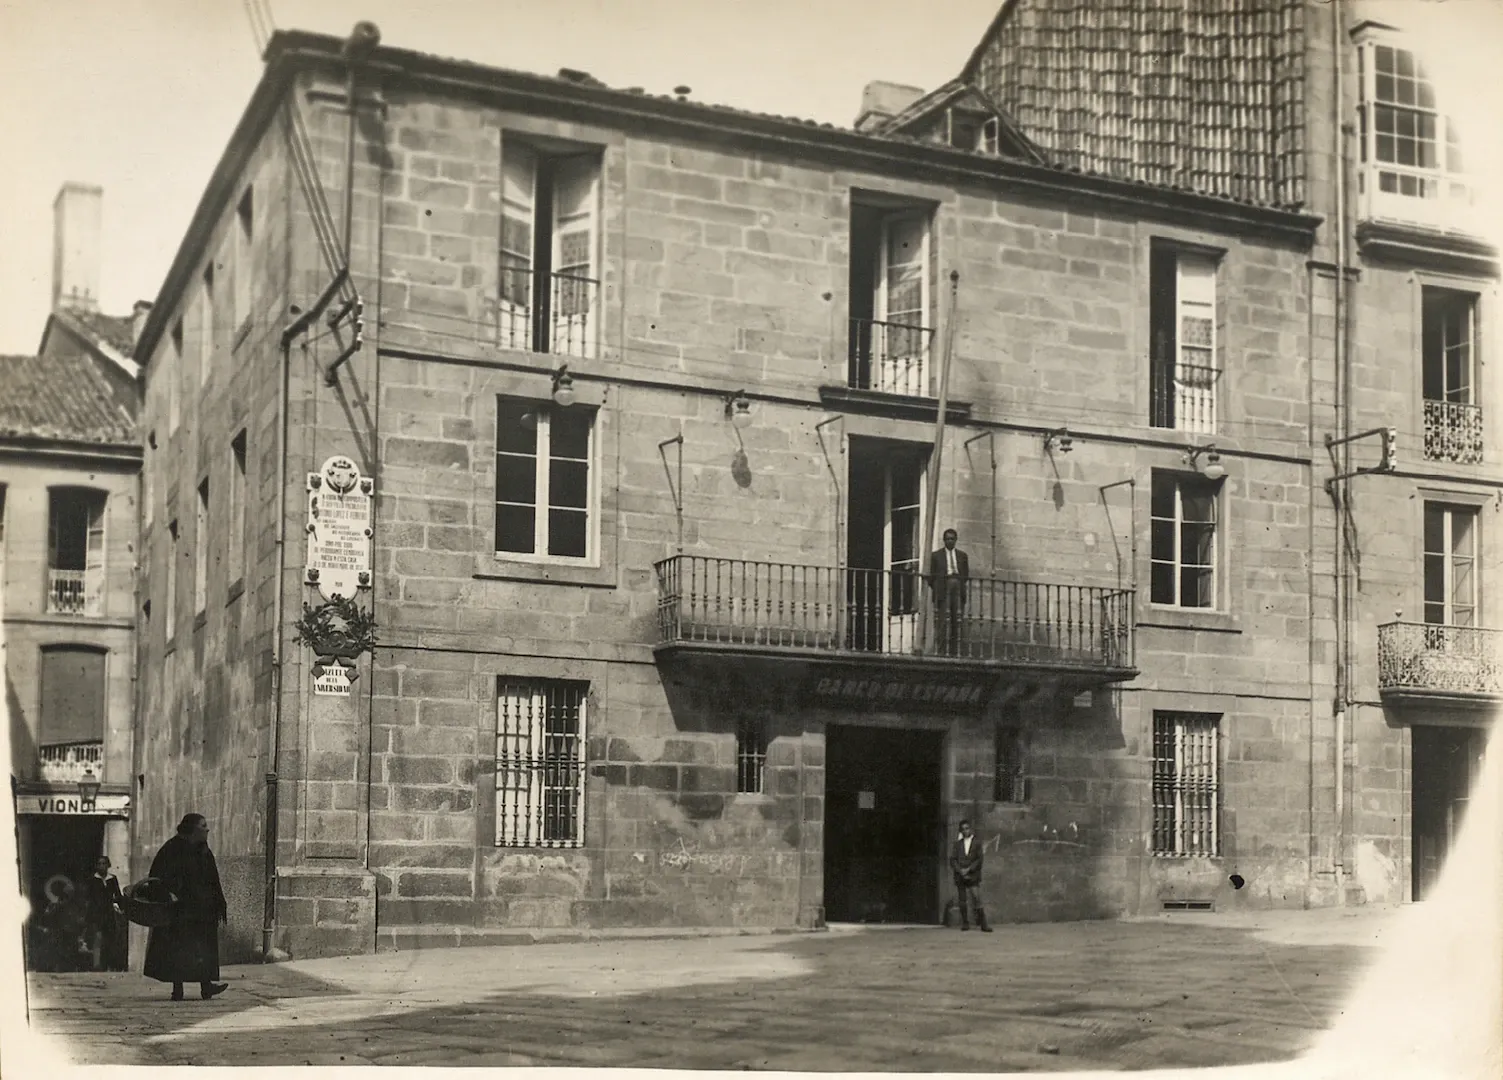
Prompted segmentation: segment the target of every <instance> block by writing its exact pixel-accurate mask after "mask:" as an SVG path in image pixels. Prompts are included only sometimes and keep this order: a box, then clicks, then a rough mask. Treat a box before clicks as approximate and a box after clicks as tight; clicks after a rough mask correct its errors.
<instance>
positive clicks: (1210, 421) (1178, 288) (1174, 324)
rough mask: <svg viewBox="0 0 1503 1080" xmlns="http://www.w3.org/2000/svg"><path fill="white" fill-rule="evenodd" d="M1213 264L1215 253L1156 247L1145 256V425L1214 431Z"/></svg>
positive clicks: (1214, 299)
mask: <svg viewBox="0 0 1503 1080" xmlns="http://www.w3.org/2000/svg"><path fill="white" fill-rule="evenodd" d="M1216 265H1217V260H1216V258H1215V257H1214V256H1211V255H1203V254H1196V253H1192V252H1187V251H1180V250H1176V249H1174V248H1170V247H1167V246H1158V245H1156V246H1155V247H1154V248H1153V251H1152V254H1151V255H1150V258H1149V311H1148V325H1149V334H1150V340H1149V355H1150V360H1149V366H1150V371H1151V378H1152V386H1151V393H1150V395H1149V410H1150V417H1149V423H1150V425H1151V426H1153V427H1156V428H1173V429H1175V430H1177V431H1190V432H1197V433H1200V434H1211V433H1212V432H1214V431H1215V430H1216V383H1217V381H1218V379H1219V378H1220V375H1221V372H1220V370H1219V365H1218V364H1217V360H1216Z"/></svg>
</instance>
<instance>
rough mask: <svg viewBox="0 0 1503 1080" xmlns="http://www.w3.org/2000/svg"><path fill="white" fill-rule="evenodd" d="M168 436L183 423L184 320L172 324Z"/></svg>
mask: <svg viewBox="0 0 1503 1080" xmlns="http://www.w3.org/2000/svg"><path fill="white" fill-rule="evenodd" d="M167 360H168V365H167V371H166V377H167V434H168V436H169V437H170V436H171V435H173V434H174V433H176V431H177V426H178V424H179V423H180V422H181V421H182V387H183V320H182V319H179V320H178V321H177V322H175V323H173V324H172V348H171V349H170V350H169V351H168V353H167Z"/></svg>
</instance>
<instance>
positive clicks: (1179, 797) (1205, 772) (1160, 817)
mask: <svg viewBox="0 0 1503 1080" xmlns="http://www.w3.org/2000/svg"><path fill="white" fill-rule="evenodd" d="M1221 742H1222V739H1221V716H1220V715H1219V714H1217V713H1189V712H1178V711H1173V710H1154V713H1153V731H1152V739H1151V745H1152V754H1153V756H1152V769H1151V775H1152V780H1151V786H1152V795H1151V801H1150V805H1151V808H1152V814H1153V821H1152V824H1151V826H1150V830H1149V842H1148V847H1149V851H1150V852H1151V853H1152V854H1153V855H1154V856H1155V857H1157V858H1196V857H1199V858H1216V857H1218V856H1220V855H1221ZM1163 765H1167V766H1168V768H1167V769H1164V770H1161V766H1163Z"/></svg>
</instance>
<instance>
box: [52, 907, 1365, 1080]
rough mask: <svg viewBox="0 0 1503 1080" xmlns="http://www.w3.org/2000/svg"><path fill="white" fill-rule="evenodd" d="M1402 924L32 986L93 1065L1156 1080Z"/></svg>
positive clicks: (821, 937)
mask: <svg viewBox="0 0 1503 1080" xmlns="http://www.w3.org/2000/svg"><path fill="white" fill-rule="evenodd" d="M1393 915H1394V912H1393V909H1347V910H1341V911H1334V912H1330V911H1326V912H1285V913H1269V914H1265V915H1260V916H1247V917H1241V918H1238V917H1230V916H1219V915H1202V914H1199V913H1186V914H1182V915H1174V916H1164V917H1155V918H1150V919H1141V920H1133V921H1126V922H1086V923H1053V924H1031V925H1021V926H1002V927H998V928H997V932H996V933H993V934H980V933H977V932H975V931H972V932H971V933H967V934H962V933H960V932H959V931H956V930H945V929H940V928H927V927H923V928H918V927H916V928H839V927H837V928H835V929H834V930H832V931H831V932H829V933H822V934H789V935H760V936H736V937H725V936H721V937H701V938H689V939H677V940H665V939H662V938H649V937H627V938H612V939H603V940H578V941H570V942H562V943H547V944H537V945H531V946H490V947H482V948H467V949H442V950H432V951H426V952H411V953H387V954H380V955H376V956H364V957H353V958H343V959H332V960H307V961H294V962H290V963H285V964H278V965H270V966H259V965H258V966H237V967H229V968H226V969H225V976H226V978H227V979H228V980H229V982H230V987H231V988H230V990H229V991H228V992H227V993H225V994H224V995H223V996H222V997H220V998H217V999H215V1000H213V1001H207V1002H206V1001H200V1000H198V999H197V997H196V995H190V998H189V1000H187V1001H184V1002H178V1003H173V1002H169V1001H167V1000H166V997H167V990H168V988H167V987H166V986H164V985H162V984H160V983H154V982H148V981H147V980H145V979H143V978H141V977H140V976H138V975H134V974H104V975H95V974H33V975H31V976H30V977H29V990H30V999H29V1000H30V1023H31V1028H32V1031H33V1032H34V1033H36V1034H37V1035H39V1036H40V1037H41V1039H40V1040H39V1041H40V1042H42V1043H44V1044H45V1045H47V1046H50V1047H52V1048H54V1049H55V1050H56V1052H58V1053H60V1054H62V1055H64V1057H65V1059H66V1060H68V1061H71V1062H73V1063H78V1064H86V1063H88V1064H96V1063H97V1064H104V1063H110V1064H121V1065H125V1064H142V1065H150V1064H181V1065H186V1064H194V1065H216V1064H234V1065H304V1064H317V1065H339V1064H349V1065H358V1064H382V1065H388V1064H389V1065H439V1064H442V1065H469V1066H474V1065H570V1066H621V1067H645V1068H651V1067H659V1068H667V1067H679V1068H695V1069H731V1068H758V1069H779V1070H840V1071H880V1070H902V1071H987V1072H1007V1071H1041V1070H1067V1069H1139V1068H1168V1067H1176V1066H1180V1067H1188V1066H1198V1065H1219V1064H1241V1063H1247V1064H1252V1063H1257V1062H1271V1061H1279V1060H1287V1059H1290V1058H1292V1057H1294V1056H1296V1055H1298V1054H1299V1053H1300V1052H1301V1051H1302V1050H1304V1049H1306V1048H1307V1047H1308V1046H1309V1045H1310V1044H1311V1043H1312V1042H1313V1040H1314V1038H1315V1037H1316V1036H1318V1035H1319V1033H1320V1032H1322V1031H1323V1030H1324V1029H1326V1028H1327V1027H1328V1026H1329V1025H1330V1024H1331V1022H1332V1020H1333V1019H1334V1017H1335V1016H1336V1014H1337V1012H1338V1010H1339V1009H1340V1007H1341V1004H1342V1000H1343V997H1344V996H1345V995H1346V994H1347V992H1348V991H1349V989H1350V988H1351V986H1352V984H1353V982H1354V980H1355V979H1356V977H1357V976H1359V975H1360V974H1361V972H1362V970H1363V969H1364V968H1365V967H1366V965H1367V963H1368V962H1369V960H1370V959H1371V958H1372V957H1373V955H1374V951H1375V946H1379V945H1381V944H1382V943H1383V939H1384V934H1385V932H1386V928H1387V927H1389V926H1390V925H1391V923H1392V919H1393Z"/></svg>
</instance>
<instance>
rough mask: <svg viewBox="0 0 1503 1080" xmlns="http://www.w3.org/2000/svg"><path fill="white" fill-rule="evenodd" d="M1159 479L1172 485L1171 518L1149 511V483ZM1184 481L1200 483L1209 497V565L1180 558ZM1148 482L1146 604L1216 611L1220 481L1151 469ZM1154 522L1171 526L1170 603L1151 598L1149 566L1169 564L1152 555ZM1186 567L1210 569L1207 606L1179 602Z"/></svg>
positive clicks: (1219, 581) (1218, 600)
mask: <svg viewBox="0 0 1503 1080" xmlns="http://www.w3.org/2000/svg"><path fill="white" fill-rule="evenodd" d="M1160 480H1164V481H1165V482H1169V483H1173V484H1174V517H1172V518H1166V517H1159V516H1157V515H1156V514H1154V512H1153V487H1152V485H1154V484H1156V483H1158V482H1159V481H1160ZM1186 484H1200V485H1204V487H1205V489H1206V491H1207V492H1208V493H1209V494H1210V496H1211V499H1210V505H1211V515H1212V520H1211V521H1210V522H1209V524H1210V526H1211V544H1210V559H1211V561H1210V563H1209V564H1197V565H1188V564H1186V563H1184V562H1183V561H1182V560H1181V552H1182V551H1183V534H1184V527H1185V524H1186V521H1185V485H1186ZM1149 485H1150V486H1149V497H1148V520H1149V533H1148V565H1149V576H1148V597H1149V604H1150V606H1152V607H1157V608H1169V609H1173V610H1175V611H1220V610H1221V585H1222V577H1223V575H1222V573H1221V563H1222V558H1221V544H1222V513H1221V484H1220V482H1219V481H1215V480H1207V479H1205V478H1204V477H1200V476H1189V475H1187V474H1183V473H1174V472H1168V471H1161V470H1155V471H1154V473H1153V474H1152V476H1151V477H1150V479H1149ZM1158 522H1168V523H1171V524H1172V525H1173V526H1174V561H1173V564H1172V565H1173V566H1174V600H1173V601H1172V602H1169V601H1163V600H1155V599H1154V598H1153V567H1155V566H1158V565H1169V563H1167V562H1166V561H1165V560H1163V559H1158V558H1155V557H1154V550H1153V526H1154V524H1156V523H1158ZM1190 524H1193V525H1203V524H1206V523H1205V522H1190ZM1186 569H1201V570H1204V569H1209V570H1210V572H1211V588H1210V593H1211V603H1210V604H1209V605H1190V604H1185V603H1183V600H1184V596H1183V592H1182V581H1183V579H1182V576H1181V575H1182V574H1183V572H1184V571H1185V570H1186Z"/></svg>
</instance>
